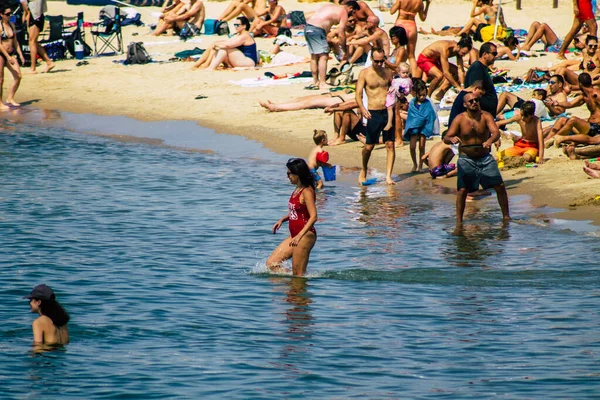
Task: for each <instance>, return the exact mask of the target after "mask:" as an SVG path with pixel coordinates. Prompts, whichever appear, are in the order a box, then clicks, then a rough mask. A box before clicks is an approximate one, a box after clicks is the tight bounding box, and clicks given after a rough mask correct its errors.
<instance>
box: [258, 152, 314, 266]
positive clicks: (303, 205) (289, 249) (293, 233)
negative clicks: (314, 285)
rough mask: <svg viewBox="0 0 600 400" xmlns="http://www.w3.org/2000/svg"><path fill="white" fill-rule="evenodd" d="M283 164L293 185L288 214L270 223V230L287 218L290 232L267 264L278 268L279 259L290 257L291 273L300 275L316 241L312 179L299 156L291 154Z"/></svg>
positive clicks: (304, 162)
mask: <svg viewBox="0 0 600 400" xmlns="http://www.w3.org/2000/svg"><path fill="white" fill-rule="evenodd" d="M286 166H287V169H288V171H287V176H288V179H289V180H290V183H291V184H292V185H296V189H294V191H293V192H292V195H291V196H290V200H289V202H288V208H289V212H288V214H287V215H286V216H284V217H282V218H281V219H280V220H279V221H277V222H276V223H275V225H273V233H276V232H277V230H278V229H279V228H281V224H283V223H284V222H286V221H288V225H289V228H290V236H288V237H287V238H285V239H284V240H283V242H281V244H279V246H277V248H276V249H275V251H273V253H272V254H271V256H269V258H268V259H267V267H268V268H269V269H270V270H271V271H273V272H281V271H282V270H283V268H282V267H281V263H282V262H284V261H285V260H289V259H290V258H291V259H292V273H293V274H294V275H296V276H303V275H304V274H305V273H306V267H307V266H308V259H309V257H310V251H311V250H312V248H313V247H314V245H315V242H316V241H317V231H316V230H315V227H314V225H315V222H317V206H316V205H315V181H314V179H313V175H312V174H311V172H310V170H309V169H308V164H306V161H304V160H303V159H301V158H291V159H290V160H289V161H288V162H287V164H286Z"/></svg>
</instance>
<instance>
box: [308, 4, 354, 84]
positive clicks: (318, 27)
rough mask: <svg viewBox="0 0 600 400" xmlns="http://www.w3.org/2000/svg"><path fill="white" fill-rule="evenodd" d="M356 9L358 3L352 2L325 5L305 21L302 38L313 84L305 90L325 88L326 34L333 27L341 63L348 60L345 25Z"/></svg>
mask: <svg viewBox="0 0 600 400" xmlns="http://www.w3.org/2000/svg"><path fill="white" fill-rule="evenodd" d="M358 9H359V7H358V3H357V2H356V1H354V0H350V1H348V2H346V3H345V4H344V5H343V6H338V5H336V4H325V5H324V6H321V8H319V9H318V10H317V11H315V13H314V14H313V15H312V16H311V17H310V18H309V19H308V21H306V26H305V27H304V37H305V38H306V44H307V45H308V51H309V53H310V72H311V73H312V77H313V84H312V85H309V86H307V87H305V89H308V90H320V89H326V88H327V84H326V83H325V82H326V79H325V75H326V74H327V59H328V58H329V44H328V43H327V33H329V31H330V30H331V27H332V26H334V25H337V31H338V33H337V36H338V39H339V46H340V48H341V49H342V52H343V55H342V58H341V61H344V60H347V59H348V50H347V48H346V23H347V22H348V16H349V15H351V14H352V13H354V11H356V10H358Z"/></svg>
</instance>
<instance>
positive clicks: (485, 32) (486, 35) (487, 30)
mask: <svg viewBox="0 0 600 400" xmlns="http://www.w3.org/2000/svg"><path fill="white" fill-rule="evenodd" d="M477 28H479V26H478V27H477ZM494 29H495V25H487V26H484V27H483V28H481V29H480V30H479V34H480V35H481V41H482V42H489V41H490V40H493V39H494ZM506 37H507V31H506V29H504V28H503V27H502V26H500V25H498V31H497V32H496V39H498V40H504V39H506Z"/></svg>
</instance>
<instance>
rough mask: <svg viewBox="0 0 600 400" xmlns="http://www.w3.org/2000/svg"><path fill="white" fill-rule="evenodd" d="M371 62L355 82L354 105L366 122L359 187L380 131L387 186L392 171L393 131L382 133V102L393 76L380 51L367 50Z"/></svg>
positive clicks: (384, 110) (384, 113)
mask: <svg viewBox="0 0 600 400" xmlns="http://www.w3.org/2000/svg"><path fill="white" fill-rule="evenodd" d="M371 60H372V62H373V65H372V66H370V67H369V68H365V69H363V70H362V71H360V74H359V75H358V82H357V83H356V102H357V103H358V107H359V109H360V114H361V116H362V117H363V118H365V119H366V120H367V124H366V126H365V130H364V135H365V137H366V142H365V146H364V147H363V150H362V170H361V171H360V174H359V176H358V183H359V184H361V185H362V184H363V183H364V182H365V181H366V180H367V167H368V165H369V159H370V158H371V152H372V151H373V148H374V147H375V145H376V144H377V143H379V135H380V134H381V133H382V132H383V141H384V143H385V147H386V150H387V154H386V160H387V161H386V171H385V172H386V176H385V181H386V183H387V184H388V185H393V184H394V181H393V180H392V169H393V168H394V161H395V159H396V147H395V146H394V139H395V134H394V128H393V127H392V129H390V130H388V131H384V130H383V128H384V127H385V126H386V125H387V122H388V111H387V108H386V107H385V100H386V97H387V92H388V89H389V88H390V84H391V83H392V77H393V75H394V74H393V71H392V70H390V69H388V68H385V64H384V63H385V52H384V51H383V49H380V48H373V49H372V50H371ZM363 90H364V91H366V94H367V104H368V109H366V108H365V106H364V103H363Z"/></svg>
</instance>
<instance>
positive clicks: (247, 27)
mask: <svg viewBox="0 0 600 400" xmlns="http://www.w3.org/2000/svg"><path fill="white" fill-rule="evenodd" d="M236 19H237V20H238V21H240V23H241V24H242V25H244V26H245V27H246V30H247V31H249V30H250V21H248V18H246V17H244V16H243V15H242V16H240V17H237V18H236Z"/></svg>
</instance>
